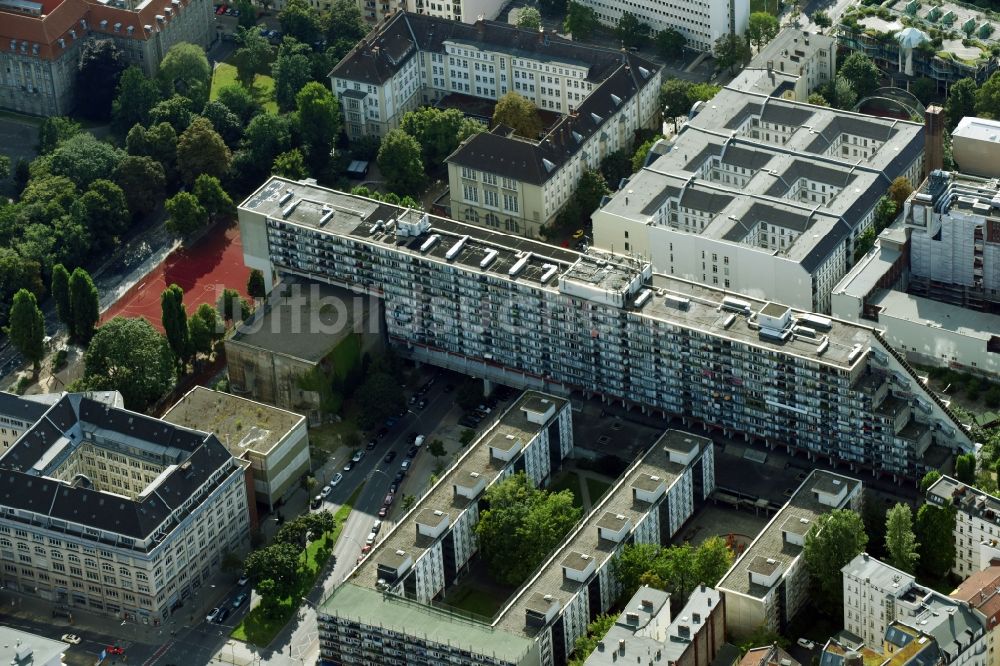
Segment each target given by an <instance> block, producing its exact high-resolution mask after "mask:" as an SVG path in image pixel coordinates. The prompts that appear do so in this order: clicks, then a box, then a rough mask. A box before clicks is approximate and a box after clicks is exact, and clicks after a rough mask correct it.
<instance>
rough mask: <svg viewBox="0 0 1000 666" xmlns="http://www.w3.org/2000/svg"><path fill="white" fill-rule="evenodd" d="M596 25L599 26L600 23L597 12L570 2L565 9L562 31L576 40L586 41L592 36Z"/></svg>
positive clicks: (571, 0)
mask: <svg viewBox="0 0 1000 666" xmlns="http://www.w3.org/2000/svg"><path fill="white" fill-rule="evenodd" d="M598 25H600V21H598V19H597V12H595V11H594V10H593V8H591V7H587V6H586V5H583V4H580V3H579V2H573V0H570V2H569V4H568V5H567V7H566V19H565V20H564V21H563V30H565V31H566V32H568V33H570V34H571V35H572V36H573V37H574V38H576V39H587V38H588V37H590V36H591V35H592V34H594V31H595V30H597V26H598Z"/></svg>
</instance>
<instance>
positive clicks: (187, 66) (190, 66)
mask: <svg viewBox="0 0 1000 666" xmlns="http://www.w3.org/2000/svg"><path fill="white" fill-rule="evenodd" d="M157 78H158V79H159V81H160V89H161V91H162V94H163V96H164V97H169V96H171V95H173V94H174V93H178V94H180V95H183V96H185V97H187V98H188V99H189V100H191V102H192V103H193V104H194V107H195V108H197V109H200V108H202V107H203V106H205V103H206V102H207V101H208V91H209V86H210V84H211V80H212V68H211V67H210V66H209V64H208V58H207V57H206V56H205V50H204V49H203V48H201V47H200V46H197V45H195V44H191V43H189V42H179V43H177V44H174V45H173V46H171V47H170V49H169V50H168V51H167V53H166V55H164V56H163V60H162V61H161V62H160V69H159V70H158V72H157Z"/></svg>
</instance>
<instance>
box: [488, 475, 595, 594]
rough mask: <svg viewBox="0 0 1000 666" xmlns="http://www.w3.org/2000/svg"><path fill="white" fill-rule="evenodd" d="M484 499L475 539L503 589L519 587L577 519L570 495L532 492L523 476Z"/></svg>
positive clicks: (507, 481) (495, 488)
mask: <svg viewBox="0 0 1000 666" xmlns="http://www.w3.org/2000/svg"><path fill="white" fill-rule="evenodd" d="M483 499H484V502H485V506H486V508H485V509H484V510H483V511H482V512H481V513H480V516H479V522H478V523H477V524H476V526H475V532H476V538H477V539H478V542H479V548H480V552H481V553H482V556H483V559H484V560H485V562H486V565H487V567H488V569H489V571H490V575H491V576H492V577H493V578H494V579H496V580H497V581H498V582H500V583H503V584H505V585H519V584H521V583H522V582H523V581H524V580H525V579H526V578H527V577H528V574H530V573H531V572H532V571H533V570H534V569H535V568H536V567H537V566H538V565H539V564H540V563H541V562H542V560H543V559H544V558H545V557H546V556H547V555H548V554H549V552H550V551H551V550H552V549H553V548H554V547H555V546H556V545H558V544H559V543H560V542H561V541H562V539H563V537H565V536H566V533H567V532H569V530H570V529H571V528H572V527H573V525H574V524H576V521H577V520H579V519H580V514H581V513H582V511H581V509H580V508H579V507H575V506H573V493H572V492H570V491H568V490H564V491H562V492H558V493H552V492H548V491H545V490H540V489H538V488H535V487H534V486H533V485H532V483H531V481H530V480H529V479H528V477H527V476H526V475H525V474H524V473H523V472H518V473H517V474H514V475H512V476H509V477H507V478H506V479H504V480H503V481H499V482H497V483H495V484H493V485H492V486H490V487H489V488H487V490H486V493H485V494H484V496H483Z"/></svg>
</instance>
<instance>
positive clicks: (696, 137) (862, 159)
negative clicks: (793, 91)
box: [593, 88, 924, 313]
mask: <svg viewBox="0 0 1000 666" xmlns="http://www.w3.org/2000/svg"><path fill="white" fill-rule="evenodd" d="M684 111H686V110H683V111H681V112H684ZM661 153H662V154H661ZM923 154H924V139H923V127H922V126H921V125H919V124H916V123H911V122H909V121H902V120H893V119H885V118H875V117H872V116H866V115H862V114H858V113H852V112H849V111H840V110H837V109H830V108H825V107H817V106H812V105H810V104H802V103H799V102H794V101H790V100H785V99H779V98H774V97H768V96H766V95H760V94H755V93H749V92H741V91H738V90H735V89H732V88H724V89H723V90H722V91H721V92H720V93H719V94H717V95H716V96H715V97H714V98H712V99H711V100H709V101H708V102H706V103H705V104H704V105H703V106H701V107H700V110H699V111H698V112H697V115H695V117H694V118H693V119H692V120H690V121H689V122H687V123H685V125H684V126H683V127H682V128H681V131H680V134H679V135H678V136H677V138H676V139H675V140H674V142H673V143H672V145H670V146H666V147H664V148H662V149H660V148H658V149H655V150H654V151H653V152H652V153H651V154H650V156H649V159H648V160H647V162H646V166H645V167H644V168H643V169H641V170H640V171H639V172H638V173H636V174H634V175H633V176H632V177H631V178H629V179H628V181H626V183H625V184H624V186H622V187H621V188H619V190H618V192H616V193H615V194H614V195H613V196H612V197H611V199H610V200H609V201H607V202H606V203H605V204H604V205H603V206H602V207H601V208H600V209H599V210H598V211H597V212H596V213H595V214H594V215H593V222H594V245H595V246H597V247H600V248H603V249H605V250H612V251H614V252H616V253H619V254H626V255H631V256H634V257H637V258H640V259H641V260H643V261H648V262H650V263H652V265H653V268H654V269H655V270H657V271H661V272H663V273H665V274H670V275H676V276H678V277H683V278H686V279H689V280H694V281H697V282H701V283H704V284H708V285H711V286H713V287H718V288H719V289H724V290H726V291H727V292H737V293H740V294H745V295H748V296H753V297H755V298H766V299H769V300H774V301H777V302H779V303H785V304H787V305H791V306H792V307H796V308H802V309H806V310H812V311H815V312H822V313H828V312H830V294H831V292H832V291H833V288H834V286H835V285H836V284H837V282H838V281H839V280H840V279H841V278H842V277H843V276H844V274H845V273H846V272H847V270H848V268H849V267H850V266H851V264H852V262H853V260H854V243H855V240H856V238H857V237H858V235H860V234H861V233H863V232H864V231H865V230H866V229H869V228H871V227H872V224H873V220H874V216H875V206H876V205H877V203H878V201H879V199H880V198H881V197H882V196H883V195H884V194H885V192H886V189H887V188H888V187H889V185H890V184H891V183H892V181H893V179H895V178H896V177H898V176H905V177H907V178H909V179H910V181H911V182H919V180H920V178H921V172H922V168H923Z"/></svg>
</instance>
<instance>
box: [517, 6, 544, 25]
mask: <svg viewBox="0 0 1000 666" xmlns="http://www.w3.org/2000/svg"><path fill="white" fill-rule="evenodd" d="M517 27H518V28H528V29H529V30H538V29H539V28H540V27H542V13H541V12H539V11H538V10H537V9H535V8H534V7H522V8H521V9H520V10H519V11H518V14H517Z"/></svg>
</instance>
